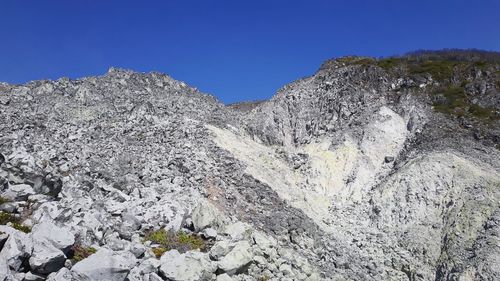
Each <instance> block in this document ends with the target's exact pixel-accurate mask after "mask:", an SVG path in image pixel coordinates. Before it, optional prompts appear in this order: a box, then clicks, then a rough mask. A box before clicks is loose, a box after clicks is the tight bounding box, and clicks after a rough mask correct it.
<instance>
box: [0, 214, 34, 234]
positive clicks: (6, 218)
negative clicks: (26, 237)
mask: <svg viewBox="0 0 500 281" xmlns="http://www.w3.org/2000/svg"><path fill="white" fill-rule="evenodd" d="M8 223H11V225H12V228H14V229H17V230H19V231H22V232H25V233H29V232H31V227H29V226H26V225H23V224H22V223H21V221H20V219H19V218H17V217H16V216H14V215H12V214H9V213H6V212H0V224H2V225H6V224H8Z"/></svg>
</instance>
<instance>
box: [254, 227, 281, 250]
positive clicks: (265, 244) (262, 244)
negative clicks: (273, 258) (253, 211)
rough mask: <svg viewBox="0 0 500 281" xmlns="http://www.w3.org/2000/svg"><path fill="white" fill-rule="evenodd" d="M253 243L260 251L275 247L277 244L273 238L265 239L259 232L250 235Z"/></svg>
mask: <svg viewBox="0 0 500 281" xmlns="http://www.w3.org/2000/svg"><path fill="white" fill-rule="evenodd" d="M252 240H253V242H254V243H255V244H256V245H257V246H259V248H261V249H265V248H270V247H276V245H277V244H278V242H277V241H276V240H275V239H274V238H273V237H266V236H265V235H264V234H262V233H261V232H258V231H255V232H254V233H252Z"/></svg>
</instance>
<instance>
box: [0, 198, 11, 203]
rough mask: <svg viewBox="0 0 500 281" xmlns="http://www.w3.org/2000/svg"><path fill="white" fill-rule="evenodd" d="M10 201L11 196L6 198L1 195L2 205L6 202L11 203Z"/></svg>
mask: <svg viewBox="0 0 500 281" xmlns="http://www.w3.org/2000/svg"><path fill="white" fill-rule="evenodd" d="M9 202H11V200H10V199H9V198H5V197H2V196H0V205H2V204H4V203H9Z"/></svg>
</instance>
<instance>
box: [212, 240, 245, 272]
mask: <svg viewBox="0 0 500 281" xmlns="http://www.w3.org/2000/svg"><path fill="white" fill-rule="evenodd" d="M252 260H253V255H252V252H251V249H250V243H248V241H240V242H237V243H235V244H234V247H233V249H232V250H231V251H230V252H229V253H228V254H227V255H226V256H224V257H223V258H222V259H221V260H220V261H219V262H218V263H217V265H218V267H219V269H221V270H222V271H224V272H225V273H227V274H228V275H234V274H236V273H240V272H243V271H244V270H245V269H246V268H247V267H248V265H250V263H251V262H252Z"/></svg>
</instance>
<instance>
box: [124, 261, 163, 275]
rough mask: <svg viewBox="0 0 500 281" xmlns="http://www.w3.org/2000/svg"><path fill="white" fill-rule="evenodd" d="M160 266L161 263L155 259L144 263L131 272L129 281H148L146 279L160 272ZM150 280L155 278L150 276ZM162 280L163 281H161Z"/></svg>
mask: <svg viewBox="0 0 500 281" xmlns="http://www.w3.org/2000/svg"><path fill="white" fill-rule="evenodd" d="M159 266H160V261H159V260H157V259H154V258H150V259H147V260H144V261H142V262H141V263H140V264H139V265H137V266H135V267H134V268H132V269H131V270H130V273H129V274H128V276H127V281H143V280H148V279H145V278H144V277H145V276H147V275H150V274H154V275H156V273H157V272H158V267H159ZM148 277H149V279H151V278H152V279H153V280H154V278H155V277H151V276H148ZM160 280H161V279H160Z"/></svg>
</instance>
